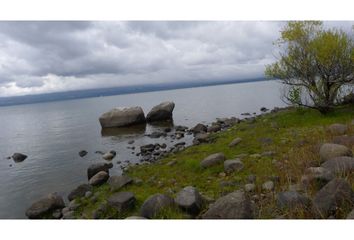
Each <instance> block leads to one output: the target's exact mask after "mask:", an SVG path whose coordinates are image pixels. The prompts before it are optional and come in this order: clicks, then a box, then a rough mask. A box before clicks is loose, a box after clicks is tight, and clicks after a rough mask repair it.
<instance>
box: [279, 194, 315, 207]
mask: <svg viewBox="0 0 354 240" xmlns="http://www.w3.org/2000/svg"><path fill="white" fill-rule="evenodd" d="M310 204H311V200H310V199H309V198H308V197H305V196H303V195H302V194H300V193H298V192H296V191H287V192H280V193H278V194H277V205H278V207H279V208H282V209H285V208H286V209H296V208H306V207H308V206H309V205H310Z"/></svg>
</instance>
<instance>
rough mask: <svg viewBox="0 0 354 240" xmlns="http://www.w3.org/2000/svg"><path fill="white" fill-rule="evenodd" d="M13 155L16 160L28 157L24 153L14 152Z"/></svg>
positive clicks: (19, 160)
mask: <svg viewBox="0 0 354 240" xmlns="http://www.w3.org/2000/svg"><path fill="white" fill-rule="evenodd" d="M11 157H12V159H13V160H14V161H15V162H22V161H24V160H25V159H26V158H27V155H25V154H22V153H14V154H13V155H12V156H11Z"/></svg>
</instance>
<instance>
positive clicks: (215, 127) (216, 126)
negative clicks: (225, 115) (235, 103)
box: [207, 124, 221, 133]
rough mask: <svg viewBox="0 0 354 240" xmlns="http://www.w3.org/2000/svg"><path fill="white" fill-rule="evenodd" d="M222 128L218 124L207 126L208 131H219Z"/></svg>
mask: <svg viewBox="0 0 354 240" xmlns="http://www.w3.org/2000/svg"><path fill="white" fill-rule="evenodd" d="M220 130H221V126H220V125H218V124H214V125H211V126H210V127H208V128H207V132H211V133H213V132H218V131H220Z"/></svg>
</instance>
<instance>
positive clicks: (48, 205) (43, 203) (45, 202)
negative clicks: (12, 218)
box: [26, 193, 65, 219]
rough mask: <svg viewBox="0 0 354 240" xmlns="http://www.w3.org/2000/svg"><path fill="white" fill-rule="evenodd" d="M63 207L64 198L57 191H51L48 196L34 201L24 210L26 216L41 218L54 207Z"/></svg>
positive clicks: (54, 208)
mask: <svg viewBox="0 0 354 240" xmlns="http://www.w3.org/2000/svg"><path fill="white" fill-rule="evenodd" d="M64 207H65V203H64V200H63V198H62V197H61V196H59V195H58V194H57V193H51V194H49V195H48V196H46V197H44V198H42V199H40V200H38V201H37V202H34V203H33V204H32V205H31V206H30V207H29V208H28V209H27V211H26V216H27V217H28V218H30V219H38V218H42V217H43V216H44V215H47V214H50V213H51V212H53V211H54V210H56V209H62V208H64Z"/></svg>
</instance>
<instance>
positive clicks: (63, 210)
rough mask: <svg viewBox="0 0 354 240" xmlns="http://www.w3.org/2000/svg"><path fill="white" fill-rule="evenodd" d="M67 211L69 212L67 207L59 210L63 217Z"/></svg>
mask: <svg viewBox="0 0 354 240" xmlns="http://www.w3.org/2000/svg"><path fill="white" fill-rule="evenodd" d="M69 211H70V209H69V207H65V208H63V209H62V210H61V213H62V215H64V214H65V213H67V212H69Z"/></svg>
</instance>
